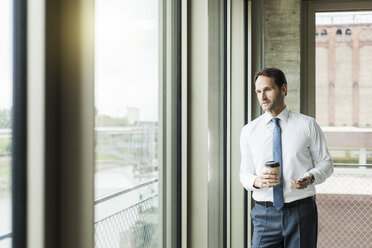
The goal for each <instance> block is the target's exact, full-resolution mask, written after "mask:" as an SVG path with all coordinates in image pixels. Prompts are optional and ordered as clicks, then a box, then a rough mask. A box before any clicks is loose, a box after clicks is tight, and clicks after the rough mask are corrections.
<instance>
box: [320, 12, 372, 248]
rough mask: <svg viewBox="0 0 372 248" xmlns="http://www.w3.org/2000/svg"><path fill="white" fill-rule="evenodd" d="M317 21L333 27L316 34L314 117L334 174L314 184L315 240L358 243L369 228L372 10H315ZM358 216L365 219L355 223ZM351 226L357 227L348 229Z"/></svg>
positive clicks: (330, 244)
mask: <svg viewBox="0 0 372 248" xmlns="http://www.w3.org/2000/svg"><path fill="white" fill-rule="evenodd" d="M315 25H316V28H320V27H322V26H327V29H328V30H336V32H329V34H328V40H327V42H326V43H324V42H321V41H319V40H318V39H315V58H316V59H315V65H316V68H315V78H316V87H315V93H316V95H315V99H316V109H315V110H316V120H317V122H318V123H319V125H320V126H321V128H322V129H323V132H324V135H325V137H326V140H327V144H328V147H329V150H330V153H331V155H332V157H333V159H334V162H335V171H334V174H333V175H332V176H331V177H330V178H329V179H327V181H326V182H325V183H323V184H320V185H317V193H318V194H317V203H318V212H319V241H318V244H319V246H322V247H323V246H324V247H341V246H342V247H355V246H358V247H362V246H366V245H367V243H366V242H370V241H368V240H367V239H365V237H370V236H371V234H372V232H371V228H372V225H371V224H369V223H370V221H371V218H370V216H369V215H368V214H365V213H367V212H368V209H370V208H371V207H372V191H371V190H369V188H370V187H369V186H368V185H370V184H371V183H372V164H371V163H370V162H371V160H370V159H369V158H370V150H371V148H372V143H371V142H369V140H371V139H372V129H371V128H370V127H371V124H372V112H371V110H370V107H369V106H371V105H372V100H371V97H370V96H371V94H372V84H371V81H370V80H369V79H370V78H371V77H372V74H371V70H370V69H368V68H369V65H370V63H371V59H370V58H371V57H372V46H371V44H370V43H369V42H368V41H367V40H366V27H370V26H372V11H337V12H316V14H315ZM340 26H341V27H343V28H342V29H343V30H345V37H344V38H342V29H341V28H339V27H340ZM346 27H347V28H346ZM352 33H356V34H360V35H357V36H355V37H353V36H352ZM334 41H337V43H335V42H334ZM346 212H347V213H348V214H347V215H348V217H345V216H346V215H345V213H346ZM362 220H364V221H366V222H364V223H366V224H362V225H358V226H356V225H357V223H361V222H363V221H362ZM354 225H355V226H354ZM346 227H348V228H346ZM354 228H357V229H358V231H357V232H351V231H350V230H351V229H354Z"/></svg>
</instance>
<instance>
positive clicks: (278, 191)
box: [272, 118, 284, 210]
mask: <svg viewBox="0 0 372 248" xmlns="http://www.w3.org/2000/svg"><path fill="white" fill-rule="evenodd" d="M272 120H273V122H274V123H275V127H274V133H273V160H274V161H276V162H279V164H280V183H279V184H278V185H276V186H275V187H274V190H273V194H274V195H273V197H274V207H275V208H276V209H277V210H280V209H281V208H282V207H283V206H284V199H283V163H282V138H281V135H280V126H279V118H273V119H272Z"/></svg>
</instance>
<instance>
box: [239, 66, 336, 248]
mask: <svg viewBox="0 0 372 248" xmlns="http://www.w3.org/2000/svg"><path fill="white" fill-rule="evenodd" d="M255 86H256V94H257V98H258V101H259V103H260V105H261V107H262V109H263V110H264V111H265V113H264V114H263V115H261V116H260V117H258V118H257V119H255V120H254V121H252V122H250V123H248V124H247V125H245V126H244V127H243V129H242V132H241V138H240V147H241V166H240V181H241V183H242V185H243V186H244V188H246V189H247V190H251V191H253V195H252V196H253V199H254V200H255V202H256V204H255V207H254V208H253V209H252V211H251V218H252V222H253V237H252V248H258V247H260V248H263V247H270V248H278V247H283V248H314V247H316V245H317V233H318V214H317V209H316V202H315V187H314V186H315V185H316V184H320V183H322V182H324V181H325V180H326V179H327V178H328V177H329V176H330V175H331V174H332V172H333V162H332V158H331V156H330V154H329V152H328V149H327V144H326V141H325V139H324V135H323V132H322V130H321V129H320V127H319V125H318V124H317V123H316V122H315V120H314V119H313V118H311V117H309V116H306V115H303V114H299V113H295V112H293V111H290V110H289V109H288V108H287V107H286V104H285V96H286V95H287V81H286V78H285V75H284V73H283V72H282V71H281V70H279V69H277V68H265V69H263V70H262V71H260V72H258V73H256V76H255ZM267 161H276V162H278V163H279V164H280V171H281V173H280V175H277V174H275V173H274V172H272V171H270V170H268V169H267V168H266V167H265V163H266V162H267Z"/></svg>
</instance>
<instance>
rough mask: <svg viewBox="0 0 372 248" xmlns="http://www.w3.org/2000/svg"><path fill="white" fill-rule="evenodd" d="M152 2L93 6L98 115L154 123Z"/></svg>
mask: <svg viewBox="0 0 372 248" xmlns="http://www.w3.org/2000/svg"><path fill="white" fill-rule="evenodd" d="M157 2H158V1H156V0H136V1H132V0H96V1H95V6H96V8H95V102H96V104H95V105H96V108H97V109H98V113H99V114H108V115H111V116H125V114H126V109H127V107H131V108H138V109H139V110H140V120H145V121H157V120H158V87H159V79H158V77H159V75H158V44H159V42H158V26H159V25H158V3H157Z"/></svg>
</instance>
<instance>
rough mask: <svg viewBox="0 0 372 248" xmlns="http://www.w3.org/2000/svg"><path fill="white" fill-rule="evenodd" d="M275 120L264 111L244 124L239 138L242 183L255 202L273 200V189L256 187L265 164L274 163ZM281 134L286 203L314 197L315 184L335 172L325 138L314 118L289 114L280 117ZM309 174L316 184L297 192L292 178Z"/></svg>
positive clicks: (285, 112)
mask: <svg viewBox="0 0 372 248" xmlns="http://www.w3.org/2000/svg"><path fill="white" fill-rule="evenodd" d="M272 118H273V117H272V116H271V114H270V113H268V112H265V113H264V114H263V115H261V116H260V117H258V118H257V119H255V120H254V121H252V122H250V123H248V124H247V125H245V126H244V127H243V129H242V132H241V137H240V150H241V165H240V182H241V183H242V185H243V186H244V187H245V188H246V189H247V190H252V191H253V199H255V200H256V201H271V202H272V201H273V189H272V188H262V189H257V188H254V187H253V183H254V181H255V180H256V177H257V176H259V175H261V174H262V172H263V171H264V170H265V162H266V161H269V160H273V130H274V123H273V121H271V119H272ZM277 118H279V119H280V121H279V125H280V128H281V135H282V163H283V195H284V202H292V201H295V200H299V199H303V198H306V197H309V196H312V195H315V187H314V185H315V184H319V183H322V182H324V181H325V180H326V178H327V177H329V176H330V175H331V174H332V172H333V161H332V158H331V156H330V154H329V152H328V149H327V144H326V141H325V139H324V135H323V132H322V130H321V129H320V127H319V125H318V124H317V123H316V122H315V120H314V118H311V117H309V116H306V115H303V114H299V113H295V112H292V111H289V110H288V108H287V107H286V108H285V109H284V110H283V111H282V112H281V113H280V114H279V115H278V116H277ZM307 171H309V172H310V173H312V174H313V175H314V178H315V181H314V183H313V184H311V185H308V186H307V188H305V189H296V188H295V187H293V186H292V185H291V178H293V179H295V180H298V179H300V178H301V177H303V175H304V174H305V173H306V172H307Z"/></svg>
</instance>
